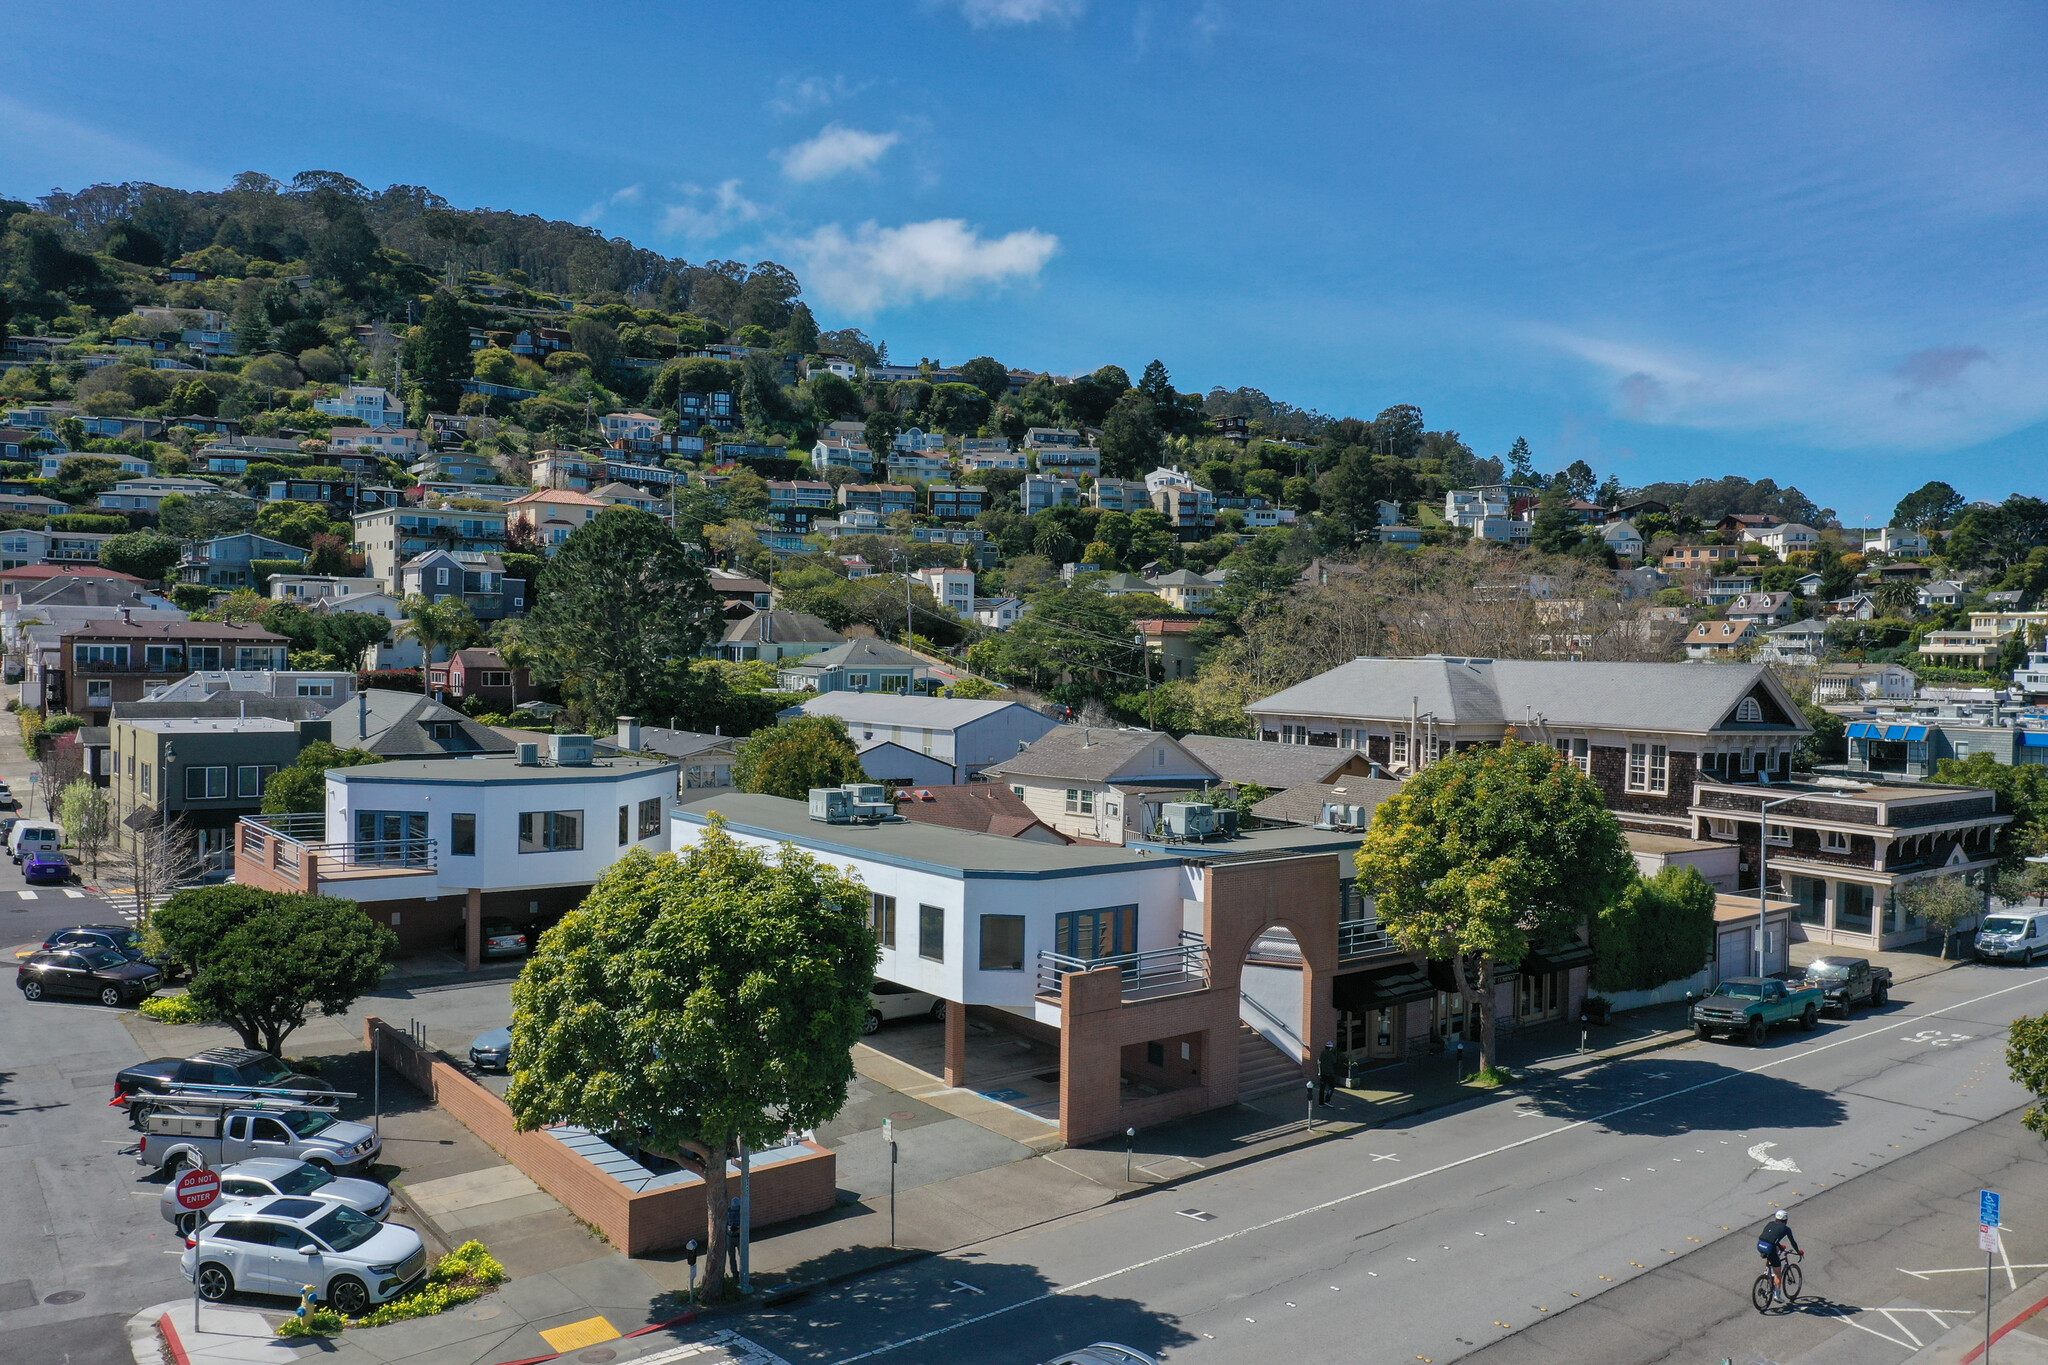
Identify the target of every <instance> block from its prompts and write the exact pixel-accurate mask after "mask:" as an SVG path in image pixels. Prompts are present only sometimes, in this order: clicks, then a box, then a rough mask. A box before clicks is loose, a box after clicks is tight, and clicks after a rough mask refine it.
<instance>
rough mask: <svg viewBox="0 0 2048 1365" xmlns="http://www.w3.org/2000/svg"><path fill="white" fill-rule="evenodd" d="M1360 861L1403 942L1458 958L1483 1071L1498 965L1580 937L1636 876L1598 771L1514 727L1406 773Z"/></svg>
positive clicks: (1388, 923) (1456, 971)
mask: <svg viewBox="0 0 2048 1365" xmlns="http://www.w3.org/2000/svg"><path fill="white" fill-rule="evenodd" d="M1357 863H1358V878H1359V882H1360V884H1361V885H1362V886H1365V887H1368V888H1370V889H1371V890H1372V891H1373V893H1374V894H1375V895H1376V896H1377V903H1378V913H1379V918H1380V923H1381V925H1382V926H1383V927H1384V928H1385V929H1386V931H1387V932H1388V934H1389V935H1390V936H1391V937H1392V938H1393V939H1394V941H1395V942H1397V943H1399V944H1400V945H1401V947H1402V948H1403V949H1405V950H1407V951H1409V952H1419V953H1426V954H1427V955H1428V956H1429V957H1430V958H1431V959H1432V960H1436V961H1444V962H1448V963H1449V964H1450V968H1451V976H1452V979H1453V980H1455V981H1456V983H1457V986H1458V993H1459V995H1460V996H1461V997H1462V998H1463V999H1464V1002H1465V1011H1466V1016H1467V1017H1468V1018H1469V1017H1471V1016H1472V1015H1473V1014H1474V1013H1475V1012H1476V1013H1477V1015H1478V1017H1479V1020H1480V1034H1479V1058H1480V1066H1481V1069H1482V1070H1483V1071H1490V1070H1491V1069H1492V1067H1493V1063H1494V1050H1495V1014H1496V1009H1495V1003H1494V982H1495V979H1496V976H1497V974H1498V972H1499V970H1500V969H1501V968H1512V967H1515V966H1517V965H1518V964H1520V962H1521V961H1522V958H1523V956H1524V955H1525V954H1527V952H1528V951H1529V949H1530V948H1532V947H1543V946H1545V945H1548V944H1555V943H1559V942H1561V941H1563V940H1565V939H1568V938H1570V937H1571V936H1572V935H1573V934H1574V933H1575V932H1576V931H1577V930H1578V928H1579V926H1580V925H1582V924H1584V923H1586V922H1587V921H1588V920H1590V919H1591V918H1592V917H1593V916H1594V915H1596V914H1598V913H1599V912H1600V911H1601V910H1602V909H1603V908H1605V907H1606V906H1607V905H1608V904H1610V903H1611V902H1612V901H1613V900H1614V899H1615V897H1617V896H1618V895H1620V894H1621V892H1622V890H1623V889H1624V888H1625V887H1626V886H1627V885H1628V884H1629V881H1630V879H1631V878H1632V877H1634V876H1635V862H1634V860H1633V858H1631V857H1630V855H1629V851H1628V845H1627V844H1626V843H1624V842H1623V840H1622V837H1621V826H1620V825H1618V824H1617V823H1616V822H1615V819H1614V816H1613V815H1612V814H1610V813H1609V811H1608V809H1607V803H1606V801H1605V800H1604V799H1603V798H1602V797H1601V794H1600V789H1599V787H1597V786H1596V785H1594V783H1593V781H1592V779H1590V778H1588V777H1587V776H1585V775H1584V774H1583V773H1581V772H1580V771H1579V770H1578V769H1577V768H1575V767H1573V766H1572V765H1571V764H1570V763H1568V762H1566V761H1564V760H1563V759H1561V758H1559V757H1558V755H1557V753H1556V751H1555V750H1553V749H1551V748H1549V747H1547V746H1545V745H1537V744H1523V743H1520V742H1518V741H1516V740H1515V739H1513V738H1510V739H1508V740H1506V741H1505V742H1504V743H1502V744H1501V745H1500V747H1498V748H1478V749H1471V750H1467V751H1466V752H1464V753H1461V754H1458V755H1456V756H1454V757H1450V758H1444V759H1440V760H1438V761H1437V762H1435V763H1432V764H1431V765H1430V766H1429V767H1427V768H1424V769H1423V770H1422V771H1421V772H1420V773H1419V774H1417V775H1416V776H1415V777H1413V778H1410V779H1409V781H1408V782H1407V784H1406V785H1405V786H1404V787H1403V788H1402V789H1401V791H1400V792H1398V793H1397V794H1395V795H1394V796H1392V797H1389V798H1388V799H1387V801H1386V802H1385V803H1384V804H1383V805H1381V806H1380V808H1379V810H1378V812H1377V813H1376V814H1375V815H1374V817H1373V823H1372V829H1371V831H1370V832H1369V833H1367V835H1366V837H1365V844H1364V846H1363V847H1362V848H1361V849H1360V850H1359V853H1358V858H1357ZM1475 978H1476V980H1475Z"/></svg>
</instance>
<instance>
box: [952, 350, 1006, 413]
mask: <svg viewBox="0 0 2048 1365" xmlns="http://www.w3.org/2000/svg"><path fill="white" fill-rule="evenodd" d="M960 378H961V379H963V380H965V381H966V382H967V383H969V384H972V385H974V387H975V388H977V389H980V390H981V391H982V392H983V393H985V394H987V395H988V401H989V402H991V403H994V402H998V401H1000V400H1001V398H1002V396H1003V395H1004V394H1006V393H1008V392H1009V391H1010V372H1009V371H1008V370H1007V369H1005V368H1003V362H1002V361H1000V360H997V359H996V358H995V357H994V356H989V355H978V356H976V357H974V359H972V360H970V361H968V362H967V363H966V364H965V365H962V366H961V367H960Z"/></svg>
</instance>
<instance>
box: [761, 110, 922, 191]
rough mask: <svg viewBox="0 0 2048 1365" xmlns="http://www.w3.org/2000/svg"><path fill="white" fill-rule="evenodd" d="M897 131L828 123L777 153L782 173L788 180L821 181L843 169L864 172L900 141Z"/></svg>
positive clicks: (841, 171)
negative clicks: (813, 134) (805, 139)
mask: <svg viewBox="0 0 2048 1365" xmlns="http://www.w3.org/2000/svg"><path fill="white" fill-rule="evenodd" d="M902 140H903V139H902V135H901V134H898V133H865V132H862V131H861V130H860V129H858V128H848V127H847V126H846V125H845V124H843V123H828V124H826V125H825V126H824V128H822V129H821V130H819V133H818V135H817V136H816V137H814V138H812V139H811V140H810V141H808V142H799V143H797V144H796V146H794V147H791V148H788V149H787V150H785V151H780V152H777V153H776V154H775V155H776V159H777V160H779V161H781V162H782V173H783V174H784V175H786V176H788V177H789V178H790V179H791V180H796V181H811V180H825V179H829V178H830V177H832V176H835V175H843V174H845V173H846V172H847V171H864V170H867V169H868V168H869V167H871V166H873V165H874V164H875V163H876V162H877V161H879V160H881V158H882V154H883V153H884V152H886V151H888V150H889V149H890V148H891V147H894V146H895V145H896V144H897V143H898V142H900V141H902Z"/></svg>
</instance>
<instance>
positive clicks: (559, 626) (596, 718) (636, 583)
mask: <svg viewBox="0 0 2048 1365" xmlns="http://www.w3.org/2000/svg"><path fill="white" fill-rule="evenodd" d="M538 599H539V600H538V601H537V602H535V604H534V606H533V609H532V611H531V612H530V613H529V614H528V616H527V618H526V625H525V626H524V628H523V629H522V630H521V632H520V641H521V644H522V647H523V648H524V649H525V650H526V651H527V652H528V654H529V656H530V657H531V658H532V660H533V663H532V667H533V671H534V676H535V677H536V678H538V679H540V681H541V682H543V683H547V684H552V685H556V686H559V687H560V688H561V689H562V696H563V698H564V700H565V701H567V702H568V703H569V704H570V706H571V707H573V708H574V709H575V711H576V713H577V715H578V716H579V717H581V718H582V719H583V720H584V721H585V722H586V723H589V724H592V725H599V724H602V725H606V726H608V725H610V723H611V718H612V717H614V716H622V715H648V716H664V715H671V714H680V713H682V712H683V711H687V710H689V709H690V706H689V705H688V698H689V697H690V694H691V689H692V687H693V686H694V685H695V683H696V682H697V681H698V680H699V679H698V675H697V674H696V672H695V671H694V670H693V669H692V668H691V666H690V661H691V660H692V659H694V658H696V657H697V654H698V652H699V651H700V650H702V649H703V647H704V643H705V642H706V641H707V640H709V639H711V638H712V634H713V632H714V631H715V630H716V629H718V627H719V625H720V623H721V617H720V614H719V613H720V602H719V599H718V598H717V597H716V596H714V595H713V594H712V591H711V586H710V580H709V578H708V577H707V576H706V575H705V572H704V566H703V565H702V564H700V563H698V562H697V560H696V559H695V558H694V557H692V556H691V554H690V552H689V550H688V549H687V548H685V546H684V545H683V542H682V541H681V540H679V539H677V537H676V534H675V532H674V531H672V530H670V529H669V528H668V527H667V526H665V525H663V524H662V521H661V519H660V518H659V517H657V516H655V515H654V514H653V513H651V512H642V511H638V510H637V509H634V508H628V507H614V508H610V509H609V510H607V511H605V512H603V513H600V514H599V515H598V516H597V517H595V518H594V519H592V520H590V521H588V522H585V523H584V524H583V525H582V526H579V527H577V528H576V530H575V532H574V533H573V534H572V535H570V537H569V539H568V540H567V541H566V542H564V543H563V545H562V548H561V549H560V550H559V551H557V552H556V554H555V556H554V558H552V559H550V560H549V561H548V564H547V567H546V568H545V569H543V570H541V575H540V583H539V593H538Z"/></svg>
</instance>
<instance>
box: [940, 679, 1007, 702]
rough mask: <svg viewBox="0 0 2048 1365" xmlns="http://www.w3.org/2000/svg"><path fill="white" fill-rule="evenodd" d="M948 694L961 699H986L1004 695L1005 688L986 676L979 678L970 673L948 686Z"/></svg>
mask: <svg viewBox="0 0 2048 1365" xmlns="http://www.w3.org/2000/svg"><path fill="white" fill-rule="evenodd" d="M946 695H947V696H949V697H954V698H957V699H958V700H960V701H986V700H987V699H988V698H990V697H1000V696H1002V695H1003V689H1002V688H1000V687H998V686H996V685H995V684H994V683H992V682H990V681H989V680H988V679H986V678H977V677H975V676H974V675H973V674H971V673H970V674H968V675H967V676H965V677H963V678H961V679H960V680H959V681H958V682H955V683H954V684H953V685H952V686H951V687H949V688H947V689H946Z"/></svg>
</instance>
